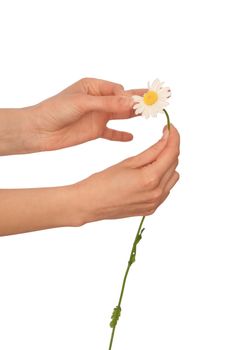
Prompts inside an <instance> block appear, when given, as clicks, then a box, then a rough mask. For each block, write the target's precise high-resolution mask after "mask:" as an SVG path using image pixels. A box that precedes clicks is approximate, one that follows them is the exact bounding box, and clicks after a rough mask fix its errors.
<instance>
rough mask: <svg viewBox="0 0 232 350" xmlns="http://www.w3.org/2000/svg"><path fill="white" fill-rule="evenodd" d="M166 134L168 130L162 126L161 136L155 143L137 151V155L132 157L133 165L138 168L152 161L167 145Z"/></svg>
mask: <svg viewBox="0 0 232 350" xmlns="http://www.w3.org/2000/svg"><path fill="white" fill-rule="evenodd" d="M168 136H169V131H168V129H167V128H164V131H163V136H162V138H161V139H160V140H159V141H158V142H157V143H155V144H154V145H152V146H151V147H149V148H148V149H146V150H145V151H143V152H142V153H139V154H138V155H136V156H134V157H132V158H133V164H134V165H135V167H138V168H139V167H142V166H145V165H147V164H150V163H152V162H154V161H155V160H156V159H157V158H158V156H159V155H160V153H161V152H162V151H163V149H164V148H165V146H166V145H167V140H168Z"/></svg>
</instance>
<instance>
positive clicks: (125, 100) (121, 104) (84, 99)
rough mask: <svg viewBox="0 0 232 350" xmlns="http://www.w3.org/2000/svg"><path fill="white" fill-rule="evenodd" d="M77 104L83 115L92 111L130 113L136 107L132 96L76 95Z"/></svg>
mask: <svg viewBox="0 0 232 350" xmlns="http://www.w3.org/2000/svg"><path fill="white" fill-rule="evenodd" d="M75 104H76V106H77V108H78V110H79V111H80V112H81V113H87V112H91V111H99V112H109V113H120V112H128V113H129V111H131V109H132V106H133V105H134V101H133V99H132V98H131V97H130V96H119V95H117V96H92V95H85V94H75Z"/></svg>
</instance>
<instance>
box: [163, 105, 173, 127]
mask: <svg viewBox="0 0 232 350" xmlns="http://www.w3.org/2000/svg"><path fill="white" fill-rule="evenodd" d="M163 111H164V113H165V114H166V117H167V126H168V130H170V126H171V124H170V118H169V115H168V112H167V111H166V109H163Z"/></svg>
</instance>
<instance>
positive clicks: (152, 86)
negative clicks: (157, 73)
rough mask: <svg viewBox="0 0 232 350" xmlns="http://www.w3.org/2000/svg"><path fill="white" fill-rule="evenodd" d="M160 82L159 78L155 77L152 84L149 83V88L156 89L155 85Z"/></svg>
mask: <svg viewBox="0 0 232 350" xmlns="http://www.w3.org/2000/svg"><path fill="white" fill-rule="evenodd" d="M159 84H160V81H159V79H156V80H154V81H153V83H152V85H151V89H152V90H157V86H158V85H159Z"/></svg>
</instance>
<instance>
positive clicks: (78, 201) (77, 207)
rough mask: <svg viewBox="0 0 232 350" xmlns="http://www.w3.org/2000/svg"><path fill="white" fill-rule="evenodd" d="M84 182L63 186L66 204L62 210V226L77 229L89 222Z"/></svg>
mask: <svg viewBox="0 0 232 350" xmlns="http://www.w3.org/2000/svg"><path fill="white" fill-rule="evenodd" d="M83 185H84V181H80V182H78V183H75V184H71V185H68V186H65V197H66V203H65V207H64V210H63V213H64V215H63V226H72V227H78V226H82V225H84V224H86V223H88V222H90V221H93V220H90V215H89V211H88V205H86V193H85V189H84V186H83Z"/></svg>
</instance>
